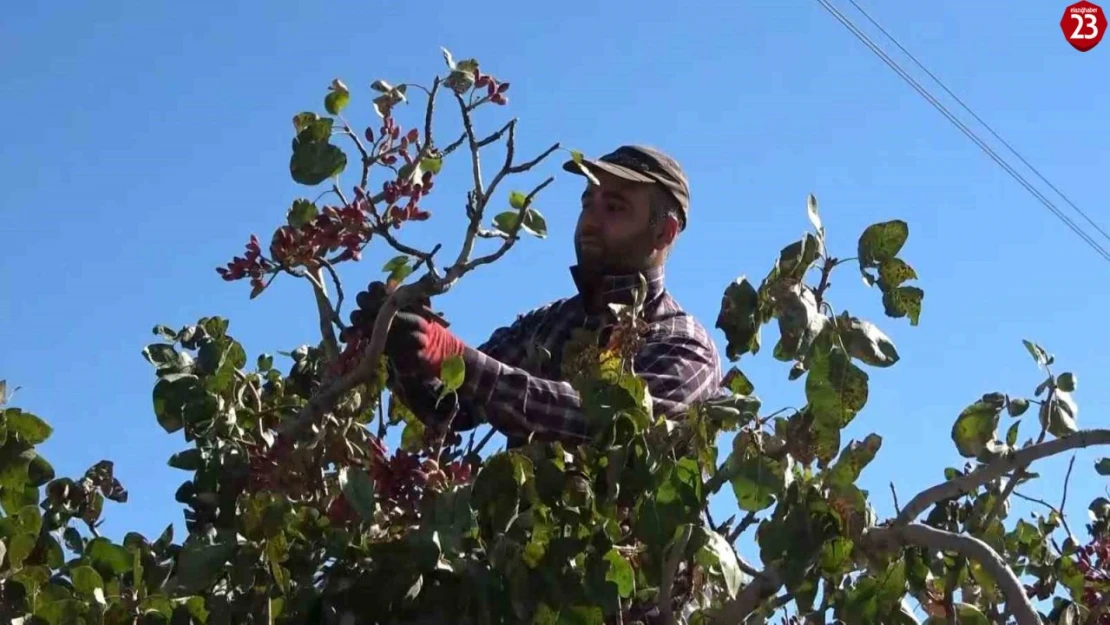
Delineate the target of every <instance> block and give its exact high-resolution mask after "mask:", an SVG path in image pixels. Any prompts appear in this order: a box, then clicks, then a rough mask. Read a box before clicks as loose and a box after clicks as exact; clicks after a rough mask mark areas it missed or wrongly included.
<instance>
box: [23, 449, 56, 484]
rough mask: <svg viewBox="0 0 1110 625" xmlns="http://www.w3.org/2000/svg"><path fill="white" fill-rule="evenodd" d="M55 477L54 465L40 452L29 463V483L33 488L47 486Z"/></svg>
mask: <svg viewBox="0 0 1110 625" xmlns="http://www.w3.org/2000/svg"><path fill="white" fill-rule="evenodd" d="M53 479H54V467H53V466H51V464H50V463H49V462H47V460H46V458H43V457H42V456H40V455H39V454H37V453H36V454H35V456H34V457H33V458H31V461H30V462H29V463H28V464H27V483H28V485H30V486H31V487H33V488H38V487H40V486H45V485H46V484H47V483H48V482H50V480H53Z"/></svg>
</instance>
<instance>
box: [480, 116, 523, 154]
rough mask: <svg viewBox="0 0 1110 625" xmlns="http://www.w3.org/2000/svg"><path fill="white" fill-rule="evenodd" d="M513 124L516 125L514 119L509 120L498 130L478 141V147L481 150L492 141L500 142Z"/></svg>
mask: <svg viewBox="0 0 1110 625" xmlns="http://www.w3.org/2000/svg"><path fill="white" fill-rule="evenodd" d="M515 124H516V119H512V120H510V121H509V122H508V123H506V124H505V125H504V126H502V127H501V129H500V130H498V131H497V132H495V133H493V134H491V135H490V136H488V137H486V138H485V139H482V140H481V141H479V142H478V147H480V148H482V147H485V146H487V145H489V144H491V143H493V142H494V141H500V140H501V137H502V135H504V134H505V133H506V132H508V130H509V128H510V127H512V126H514V125H515Z"/></svg>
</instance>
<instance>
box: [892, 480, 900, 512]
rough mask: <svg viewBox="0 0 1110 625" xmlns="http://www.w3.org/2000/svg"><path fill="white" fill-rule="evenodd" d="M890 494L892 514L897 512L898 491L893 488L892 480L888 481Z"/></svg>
mask: <svg viewBox="0 0 1110 625" xmlns="http://www.w3.org/2000/svg"><path fill="white" fill-rule="evenodd" d="M890 494H891V495H892V496H893V497H894V514H898V512H899V507H898V491H896V490H894V482H891V483H890Z"/></svg>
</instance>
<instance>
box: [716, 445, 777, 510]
mask: <svg viewBox="0 0 1110 625" xmlns="http://www.w3.org/2000/svg"><path fill="white" fill-rule="evenodd" d="M729 462H730V463H732V464H731V467H729V473H730V476H731V479H730V480H729V481H730V482H731V483H732V492H733V493H734V494H735V495H736V502H737V503H738V504H739V506H740V509H741V510H744V511H746V512H759V511H760V510H765V509H767V508H770V507H771V506H772V505H773V504H774V503H775V497H776V495H778V494H779V492H780V491H782V489H783V485H784V484H783V480H784V475H783V469H782V465H780V464H779V463H778V462H777V461H775V460H772V459H771V458H768V457H766V456H763V455H761V454H758V453H752V452H750V451H749V452H747V453H745V454H744V456H742V457H740V458H737V457H736V456H735V455H732V456H729Z"/></svg>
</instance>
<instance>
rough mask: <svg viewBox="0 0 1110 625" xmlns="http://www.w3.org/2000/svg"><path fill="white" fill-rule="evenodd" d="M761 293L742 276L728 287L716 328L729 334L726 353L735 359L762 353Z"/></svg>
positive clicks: (726, 334) (731, 359)
mask: <svg viewBox="0 0 1110 625" xmlns="http://www.w3.org/2000/svg"><path fill="white" fill-rule="evenodd" d="M761 325H762V321H761V318H760V312H759V293H758V292H757V291H756V289H755V287H754V286H753V285H752V283H751V282H750V281H749V280H748V279H747V278H746V277H744V276H740V277H739V278H737V279H736V280H735V281H734V282H732V283H731V284H729V285H728V287H726V288H725V293H724V296H723V297H722V298H721V309H720V312H719V313H718V314H717V323H716V328H717V329H719V330H722V331H723V332H724V333H725V338H726V339H727V340H728V345H727V346H726V347H725V354H726V355H727V356H728V359H729V360H730V361H732V362H736V361H737V360H739V358H740V357H741V356H743V355H744V354H746V353H748V352H751V353H752V354H756V353H758V352H759V328H760V326H761Z"/></svg>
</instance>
